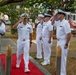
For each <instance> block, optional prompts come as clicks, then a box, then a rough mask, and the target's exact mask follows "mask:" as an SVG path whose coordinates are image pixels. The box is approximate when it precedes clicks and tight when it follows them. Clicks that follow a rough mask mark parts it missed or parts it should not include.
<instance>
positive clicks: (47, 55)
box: [43, 38, 52, 62]
mask: <svg viewBox="0 0 76 75" xmlns="http://www.w3.org/2000/svg"><path fill="white" fill-rule="evenodd" d="M51 46H52V43H50V44H49V43H48V38H43V52H44V61H46V62H50V56H51Z"/></svg>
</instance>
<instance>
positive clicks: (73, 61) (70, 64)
mask: <svg viewBox="0 0 76 75" xmlns="http://www.w3.org/2000/svg"><path fill="white" fill-rule="evenodd" d="M6 35H7V36H9V37H10V38H11V39H12V40H13V41H14V42H16V41H17V34H15V35H11V34H10V32H6ZM52 50H54V51H55V50H56V47H55V46H52ZM69 50H70V51H71V52H76V40H73V41H71V43H70V49H69ZM30 55H31V56H32V57H33V58H34V57H35V56H36V53H30ZM50 60H51V63H50V65H47V66H43V67H44V68H45V69H46V70H48V71H49V72H50V73H52V75H54V71H55V60H56V58H55V57H54V56H52V57H51V59H50ZM36 61H37V62H39V63H40V64H41V62H42V61H43V59H41V60H36ZM67 75H76V58H75V57H68V59H67Z"/></svg>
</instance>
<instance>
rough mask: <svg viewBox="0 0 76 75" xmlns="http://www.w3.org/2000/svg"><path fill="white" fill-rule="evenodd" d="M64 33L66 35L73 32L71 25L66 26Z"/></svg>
mask: <svg viewBox="0 0 76 75" xmlns="http://www.w3.org/2000/svg"><path fill="white" fill-rule="evenodd" d="M64 31H65V33H66V34H68V33H70V32H71V29H70V25H69V23H68V22H67V23H66V24H65V25H64Z"/></svg>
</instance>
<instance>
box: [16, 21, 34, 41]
mask: <svg viewBox="0 0 76 75" xmlns="http://www.w3.org/2000/svg"><path fill="white" fill-rule="evenodd" d="M17 30H18V39H19V40H23V39H26V40H27V39H30V33H32V32H33V28H32V26H31V25H30V24H28V23H27V24H26V25H24V24H23V22H22V23H20V24H19V25H18V26H17Z"/></svg>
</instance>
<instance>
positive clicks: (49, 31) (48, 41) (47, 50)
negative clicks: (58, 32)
mask: <svg viewBox="0 0 76 75" xmlns="http://www.w3.org/2000/svg"><path fill="white" fill-rule="evenodd" d="M50 18H51V15H50V14H45V15H44V21H45V23H44V25H45V26H44V27H43V30H42V40H43V52H44V61H43V62H42V63H41V64H42V65H47V64H50V57H51V46H52V41H53V26H52V25H51V21H50Z"/></svg>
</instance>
